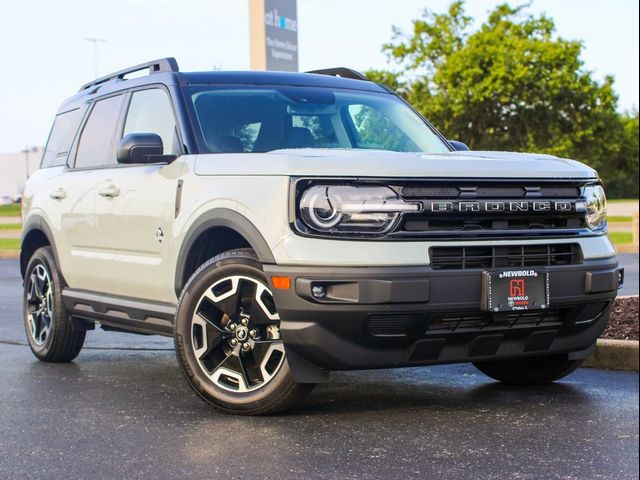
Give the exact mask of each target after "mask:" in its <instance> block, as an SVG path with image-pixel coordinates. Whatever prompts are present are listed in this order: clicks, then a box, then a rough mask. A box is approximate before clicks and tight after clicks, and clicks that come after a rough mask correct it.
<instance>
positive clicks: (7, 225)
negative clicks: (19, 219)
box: [0, 223, 22, 230]
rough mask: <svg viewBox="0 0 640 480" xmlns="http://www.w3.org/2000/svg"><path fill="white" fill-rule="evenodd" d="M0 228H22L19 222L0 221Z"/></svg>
mask: <svg viewBox="0 0 640 480" xmlns="http://www.w3.org/2000/svg"><path fill="white" fill-rule="evenodd" d="M0 230H22V224H21V223H0Z"/></svg>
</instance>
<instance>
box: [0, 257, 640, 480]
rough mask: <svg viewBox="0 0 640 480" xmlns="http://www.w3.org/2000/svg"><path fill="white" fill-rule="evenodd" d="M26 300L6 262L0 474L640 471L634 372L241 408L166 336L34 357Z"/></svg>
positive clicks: (443, 376) (464, 379) (406, 384)
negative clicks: (234, 409) (241, 413)
mask: <svg viewBox="0 0 640 480" xmlns="http://www.w3.org/2000/svg"><path fill="white" fill-rule="evenodd" d="M20 294H21V286H20V279H19V277H18V273H17V262H15V260H0V478H7V479H14V478H16V479H17V478H20V479H22V478H38V479H39V478H42V479H52V478H69V479H71V478H74V479H75V478H78V479H87V478H127V479H134V478H200V479H205V478H212V479H236V478H237V479H254V478H258V479H262V478H264V479H289V478H290V479H306V478H331V479H393V478H402V479H411V478H416V479H428V478H443V479H459V478H482V479H540V478H545V479H547V478H557V479H616V480H622V479H632V478H638V375H637V374H633V373H624V372H606V371H600V370H589V369H580V370H578V371H577V372H576V373H574V374H573V375H571V376H569V377H567V379H566V380H565V381H562V382H559V383H557V384H554V385H550V386H545V387H526V388H522V387H520V388H515V387H506V386H502V385H499V384H497V383H495V382H492V381H491V380H490V379H488V378H487V377H485V376H483V375H482V374H480V373H479V372H477V371H476V370H475V369H474V368H473V367H472V366H470V365H453V366H439V367H423V368H413V369H398V370H381V371H371V372H348V373H337V374H335V375H334V378H333V381H332V382H331V383H329V384H327V385H321V386H319V387H318V388H317V389H316V390H315V391H314V393H313V394H312V395H311V396H310V397H309V398H308V400H307V401H305V402H304V403H302V404H301V405H300V406H299V407H297V408H296V409H294V410H292V411H290V412H287V413H285V414H280V415H277V416H272V417H256V418H250V417H234V416H229V415H224V414H221V413H218V412H217V411H215V410H213V409H212V408H210V407H208V406H207V405H206V404H205V403H204V402H202V401H201V400H200V399H198V398H197V397H196V396H195V395H194V394H193V393H192V392H191V390H190V389H189V387H188V386H187V384H186V382H185V381H184V380H183V379H182V376H181V373H180V371H179V368H178V365H177V363H176V360H175V357H174V354H173V351H172V342H171V340H170V339H165V338H161V337H145V336H137V335H129V334H120V333H107V332H102V331H100V330H97V331H94V332H89V334H88V341H87V342H86V344H85V345H86V347H85V349H84V350H83V351H82V352H81V353H80V355H79V357H78V358H77V359H76V361H74V362H73V363H70V364H44V363H41V362H38V361H37V360H36V359H35V358H34V357H33V356H32V355H31V352H30V351H29V349H28V347H26V346H24V338H23V335H24V334H23V332H22V323H21V312H20V310H21V307H20Z"/></svg>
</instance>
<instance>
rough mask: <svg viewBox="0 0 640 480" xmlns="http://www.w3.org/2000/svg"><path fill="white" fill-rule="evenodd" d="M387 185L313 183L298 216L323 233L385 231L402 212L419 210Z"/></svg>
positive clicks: (376, 232)
mask: <svg viewBox="0 0 640 480" xmlns="http://www.w3.org/2000/svg"><path fill="white" fill-rule="evenodd" d="M420 208H421V205H420V204H417V203H408V202H405V201H404V200H402V199H401V198H400V197H399V196H398V194H397V193H396V192H395V191H394V190H392V189H391V188H389V187H386V186H354V185H313V186H311V187H310V188H308V189H307V190H306V191H304V193H303V194H302V196H301V197H300V203H299V216H300V219H301V220H302V222H303V223H304V224H305V226H306V227H308V228H310V229H311V230H313V231H314V232H317V233H322V234H370V235H373V234H377V235H381V234H385V233H388V232H389V231H391V230H392V229H393V227H394V226H395V225H396V224H397V222H398V220H399V219H400V217H401V216H402V214H403V213H406V212H418V211H420Z"/></svg>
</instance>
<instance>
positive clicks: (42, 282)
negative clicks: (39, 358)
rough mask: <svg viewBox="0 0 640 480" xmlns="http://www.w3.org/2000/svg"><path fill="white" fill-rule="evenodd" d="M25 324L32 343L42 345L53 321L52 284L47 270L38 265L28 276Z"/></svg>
mask: <svg viewBox="0 0 640 480" xmlns="http://www.w3.org/2000/svg"><path fill="white" fill-rule="evenodd" d="M28 282H29V285H28V290H27V323H28V326H29V334H30V335H31V339H32V340H33V342H34V343H35V344H36V345H38V346H41V345H44V343H45V342H46V341H47V338H48V337H49V335H50V334H51V326H52V320H53V283H52V282H51V277H50V275H49V272H48V270H47V268H46V267H45V266H44V265H43V264H38V265H37V266H36V267H35V268H34V269H33V270H32V272H31V275H30V276H29V280H28Z"/></svg>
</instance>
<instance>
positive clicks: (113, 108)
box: [75, 95, 124, 168]
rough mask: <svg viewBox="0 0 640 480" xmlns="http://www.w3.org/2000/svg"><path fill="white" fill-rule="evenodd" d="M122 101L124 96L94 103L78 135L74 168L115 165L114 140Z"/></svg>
mask: <svg viewBox="0 0 640 480" xmlns="http://www.w3.org/2000/svg"><path fill="white" fill-rule="evenodd" d="M123 99H124V95H116V96H114V97H109V98H105V99H104V100H98V101H97V102H96V103H95V105H94V106H93V109H92V110H91V113H90V114H89V119H88V120H87V123H85V125H84V128H83V129H82V133H81V135H80V141H79V143H78V151H77V153H76V164H75V167H76V168H91V167H102V166H105V165H111V164H114V163H116V160H115V150H114V139H115V134H116V126H117V124H118V119H119V117H120V110H121V109H122V102H123Z"/></svg>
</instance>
